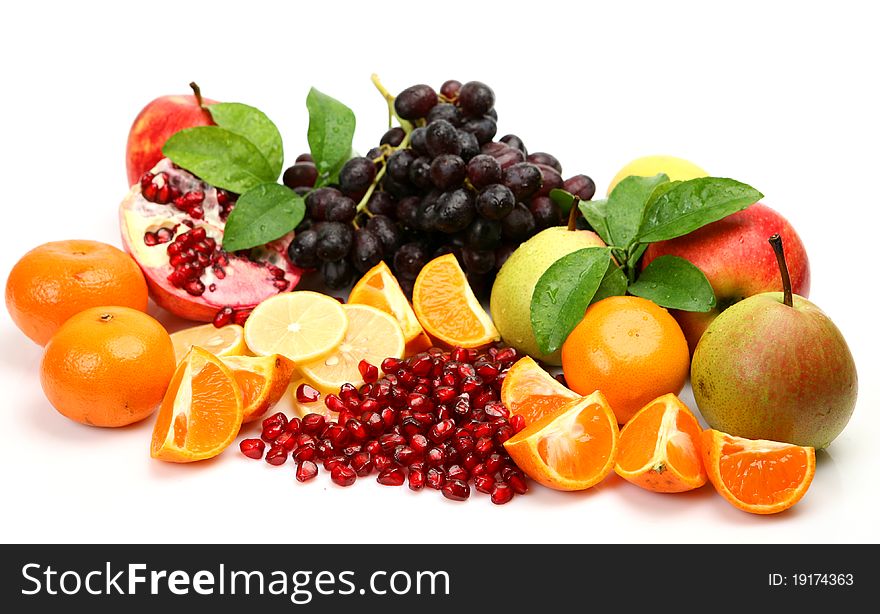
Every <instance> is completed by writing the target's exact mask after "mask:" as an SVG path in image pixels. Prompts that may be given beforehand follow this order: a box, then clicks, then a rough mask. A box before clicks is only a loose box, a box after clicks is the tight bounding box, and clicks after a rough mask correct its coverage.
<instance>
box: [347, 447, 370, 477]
mask: <svg viewBox="0 0 880 614" xmlns="http://www.w3.org/2000/svg"><path fill="white" fill-rule="evenodd" d="M351 468H352V469H354V471H355V473H356V474H357V475H358V476H360V477H364V476H365V475H370V473H372V471H373V459H372V457H371V456H370V453H369V452H365V451H361V452H358V453H357V454H355V455H354V456H352V457H351Z"/></svg>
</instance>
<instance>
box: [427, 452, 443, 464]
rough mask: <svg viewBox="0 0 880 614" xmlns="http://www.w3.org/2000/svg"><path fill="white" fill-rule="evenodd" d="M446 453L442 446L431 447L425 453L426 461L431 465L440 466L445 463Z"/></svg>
mask: <svg viewBox="0 0 880 614" xmlns="http://www.w3.org/2000/svg"><path fill="white" fill-rule="evenodd" d="M443 459H444V454H443V450H441V449H440V448H431V449H430V450H428V453H427V454H426V455H425V462H426V463H428V464H429V465H433V466H435V467H439V466H440V465H442V464H443Z"/></svg>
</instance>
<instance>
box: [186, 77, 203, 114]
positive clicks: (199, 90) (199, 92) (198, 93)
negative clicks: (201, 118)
mask: <svg viewBox="0 0 880 614" xmlns="http://www.w3.org/2000/svg"><path fill="white" fill-rule="evenodd" d="M189 86H190V87H191V88H192V91H193V95H195V97H196V103H197V104H198V105H199V106H200V107H201V108H203V109H204V108H205V105H204V103H203V102H202V88H200V87H199V86H198V85H197V84H196V82H195V81H190V84H189Z"/></svg>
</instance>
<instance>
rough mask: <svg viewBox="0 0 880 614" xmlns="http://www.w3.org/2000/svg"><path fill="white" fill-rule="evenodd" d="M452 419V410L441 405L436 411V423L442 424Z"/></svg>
mask: <svg viewBox="0 0 880 614" xmlns="http://www.w3.org/2000/svg"><path fill="white" fill-rule="evenodd" d="M451 419H452V410H451V409H449V408H448V407H446V406H445V405H441V406H440V409H438V410H437V421H438V422H442V421H443V420H451Z"/></svg>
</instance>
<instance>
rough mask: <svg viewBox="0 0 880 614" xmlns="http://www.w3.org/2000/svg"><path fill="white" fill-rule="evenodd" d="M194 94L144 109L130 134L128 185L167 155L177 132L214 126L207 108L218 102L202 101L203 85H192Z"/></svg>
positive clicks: (165, 99) (161, 99) (166, 99)
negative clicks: (166, 147) (165, 149)
mask: <svg viewBox="0 0 880 614" xmlns="http://www.w3.org/2000/svg"><path fill="white" fill-rule="evenodd" d="M189 86H190V87H191V88H192V90H193V94H192V95H191V96H190V95H187V96H184V95H179V96H178V95H174V96H159V97H158V98H156V99H155V100H153V101H152V102H150V103H149V104H148V105H147V106H145V107H144V108H143V109H141V112H140V113H138V115H137V117H136V118H135V120H134V123H133V124H132V125H131V130H130V131H129V133H128V144H127V145H126V148H125V169H126V171H127V173H128V185H129V186H132V185H134V184H135V183H137V182H138V181H140V178H141V177H142V176H143V174H144V173H146V172H147V171H148V170H150V169H151V168H153V167H154V166H156V164H157V163H158V162H159V160H161V159H162V158H163V157H164V156H163V155H162V147H163V146H164V145H165V141H167V140H168V137H170V136H171V135H172V134H174V133H175V132H180V131H181V130H183V129H184V128H194V127H196V126H211V125H213V124H214V122H213V121H212V120H211V113H210V112H209V111H208V110H207V108H205V107H206V105H209V104H214V103H215V102H216V101H215V100H210V99H209V98H202V94H201V91H200V90H199V86H198V85H196V84H195V83H190V84H189Z"/></svg>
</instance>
